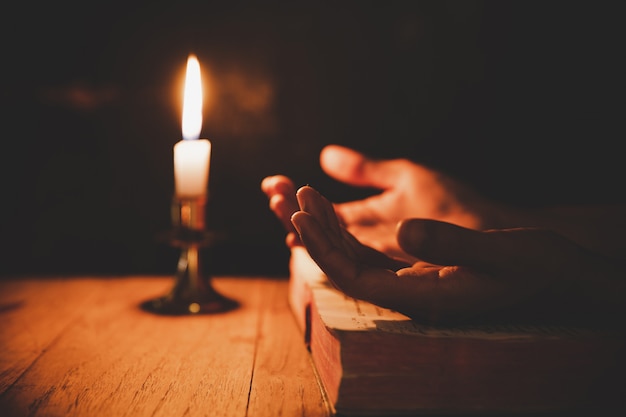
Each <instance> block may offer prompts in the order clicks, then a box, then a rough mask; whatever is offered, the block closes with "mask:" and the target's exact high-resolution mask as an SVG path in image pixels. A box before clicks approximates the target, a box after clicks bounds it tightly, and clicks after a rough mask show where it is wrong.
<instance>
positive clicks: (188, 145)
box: [174, 55, 211, 199]
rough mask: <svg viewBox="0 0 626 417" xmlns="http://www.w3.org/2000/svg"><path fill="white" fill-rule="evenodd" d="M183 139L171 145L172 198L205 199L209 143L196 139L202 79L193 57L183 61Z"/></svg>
mask: <svg viewBox="0 0 626 417" xmlns="http://www.w3.org/2000/svg"><path fill="white" fill-rule="evenodd" d="M182 127H183V138H184V139H183V140H181V141H180V142H178V143H177V144H176V145H174V184H175V187H176V197H178V198H179V199H193V198H199V197H206V195H207V192H208V183H209V162H210V158H211V142H209V141H208V140H207V139H198V138H199V137H200V131H201V130H202V80H201V76H200V63H199V62H198V58H197V57H196V56H195V55H190V56H189V59H188V60H187V76H186V79H185V91H184V96H183V123H182Z"/></svg>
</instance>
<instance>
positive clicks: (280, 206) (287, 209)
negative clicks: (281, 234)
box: [269, 194, 300, 232]
mask: <svg viewBox="0 0 626 417" xmlns="http://www.w3.org/2000/svg"><path fill="white" fill-rule="evenodd" d="M269 206H270V209H271V210H272V211H273V212H274V214H275V215H276V217H278V219H279V220H280V221H281V223H282V224H283V226H284V227H285V230H287V231H288V232H291V231H295V230H294V229H293V225H292V224H291V215H292V214H293V213H295V212H296V211H298V210H299V209H300V208H299V206H298V203H297V202H296V197H295V195H293V196H286V195H283V194H274V195H273V196H272V197H271V198H270V201H269Z"/></svg>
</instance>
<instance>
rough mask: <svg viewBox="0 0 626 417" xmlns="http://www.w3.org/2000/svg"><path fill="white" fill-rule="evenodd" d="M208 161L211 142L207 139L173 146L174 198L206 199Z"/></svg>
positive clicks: (182, 142)
mask: <svg viewBox="0 0 626 417" xmlns="http://www.w3.org/2000/svg"><path fill="white" fill-rule="evenodd" d="M210 159H211V142H209V141H208V140H207V139H195V140H181V141H180V142H178V143H176V145H174V183H175V186H176V197H178V198H182V199H185V198H198V197H206V195H207V191H208V182H209V165H210Z"/></svg>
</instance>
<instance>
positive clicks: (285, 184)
mask: <svg viewBox="0 0 626 417" xmlns="http://www.w3.org/2000/svg"><path fill="white" fill-rule="evenodd" d="M261 190H263V192H264V193H265V194H266V195H267V196H268V197H269V198H271V197H272V196H273V195H275V194H284V195H290V194H293V195H295V194H296V189H295V187H294V185H293V182H292V181H291V179H289V178H288V177H286V176H284V175H271V176H268V177H265V178H263V181H261Z"/></svg>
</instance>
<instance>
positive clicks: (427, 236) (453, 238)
mask: <svg viewBox="0 0 626 417" xmlns="http://www.w3.org/2000/svg"><path fill="white" fill-rule="evenodd" d="M511 237H513V236H512V234H511V233H507V232H506V231H493V232H481V231H477V230H472V229H467V228H464V227H461V226H457V225H455V224H452V223H446V222H440V221H436V220H428V219H408V220H403V221H401V222H400V223H399V224H398V228H397V238H398V244H399V245H400V247H401V248H402V249H403V250H404V251H405V252H407V253H408V254H410V255H413V256H415V257H417V258H419V259H421V260H423V261H426V262H429V263H433V264H436V265H459V266H470V267H478V268H487V269H493V268H498V267H499V266H500V265H506V263H507V262H511V261H513V259H511V258H512V257H515V256H518V253H520V252H519V251H518V249H519V248H517V247H516V246H518V245H517V244H516V241H515V239H511ZM521 253H523V251H521Z"/></svg>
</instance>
